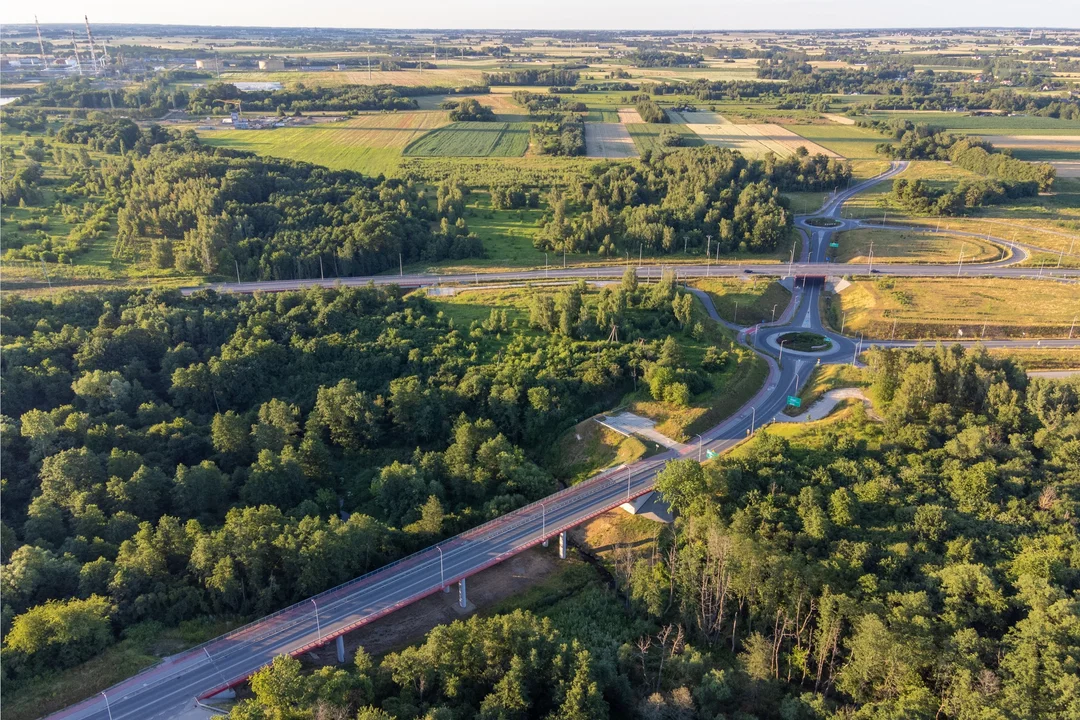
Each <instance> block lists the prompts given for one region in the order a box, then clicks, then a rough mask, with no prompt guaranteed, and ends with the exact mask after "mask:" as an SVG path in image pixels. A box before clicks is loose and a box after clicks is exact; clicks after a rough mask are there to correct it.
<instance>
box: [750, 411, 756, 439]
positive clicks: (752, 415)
mask: <svg viewBox="0 0 1080 720" xmlns="http://www.w3.org/2000/svg"><path fill="white" fill-rule="evenodd" d="M755 425H757V406H756V405H752V406H751V407H750V434H751V435H753V434H754V426H755Z"/></svg>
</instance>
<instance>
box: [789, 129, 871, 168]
mask: <svg viewBox="0 0 1080 720" xmlns="http://www.w3.org/2000/svg"><path fill="white" fill-rule="evenodd" d="M786 127H787V129H788V130H789V131H792V132H794V133H795V134H797V135H799V136H801V137H804V138H806V139H807V140H808V141H810V142H812V143H816V144H817V145H820V146H821V147H824V148H827V149H829V150H831V151H832V152H833V153H834V154H836V155H840V156H842V157H846V158H848V159H850V160H868V159H874V158H880V157H881V156H880V155H878V154H877V153H875V152H874V147H875V146H877V145H878V144H879V143H882V142H885V137H884V136H882V135H881V134H880V133H877V132H874V131H873V130H869V129H867V128H860V127H855V126H854V125H840V124H837V123H829V124H827V125H826V124H820V123H819V124H811V125H788V126H786Z"/></svg>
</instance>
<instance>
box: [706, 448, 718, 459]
mask: <svg viewBox="0 0 1080 720" xmlns="http://www.w3.org/2000/svg"><path fill="white" fill-rule="evenodd" d="M717 455H719V453H718V452H716V451H715V450H706V451H705V457H707V458H709V459H710V460H712V459H713V458H714V457H716V456H717Z"/></svg>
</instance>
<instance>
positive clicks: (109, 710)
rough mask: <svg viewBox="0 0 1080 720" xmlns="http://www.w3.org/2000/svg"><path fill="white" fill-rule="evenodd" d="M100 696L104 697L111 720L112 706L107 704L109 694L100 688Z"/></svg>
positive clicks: (110, 719)
mask: <svg viewBox="0 0 1080 720" xmlns="http://www.w3.org/2000/svg"><path fill="white" fill-rule="evenodd" d="M101 697H103V698H105V709H106V710H107V711H108V712H109V720H112V707H111V706H110V705H109V696H108V695H106V694H105V691H104V690H102V691H101Z"/></svg>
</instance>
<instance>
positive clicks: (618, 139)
mask: <svg viewBox="0 0 1080 720" xmlns="http://www.w3.org/2000/svg"><path fill="white" fill-rule="evenodd" d="M631 127H632V126H631V125H623V124H622V123H586V124H585V154H586V155H587V156H589V157H591V158H610V159H623V158H633V157H637V156H638V146H637V144H636V143H635V141H634V138H633V137H631V132H630V128H631Z"/></svg>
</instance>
